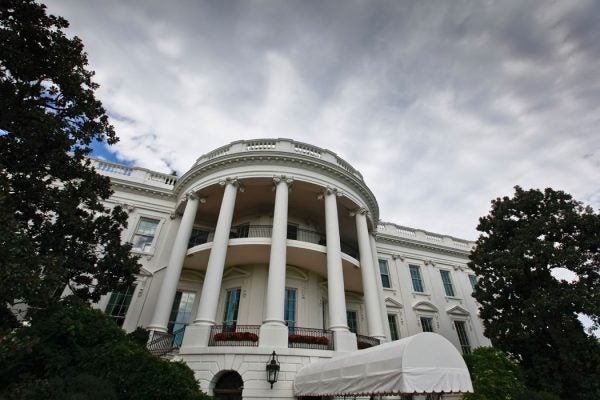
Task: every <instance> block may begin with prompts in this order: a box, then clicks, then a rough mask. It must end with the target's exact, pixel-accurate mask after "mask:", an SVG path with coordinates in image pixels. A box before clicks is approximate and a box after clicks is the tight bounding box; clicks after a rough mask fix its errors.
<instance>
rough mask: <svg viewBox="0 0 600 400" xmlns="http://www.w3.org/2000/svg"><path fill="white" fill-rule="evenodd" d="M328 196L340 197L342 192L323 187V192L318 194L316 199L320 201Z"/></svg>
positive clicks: (331, 187) (333, 188) (334, 188)
mask: <svg viewBox="0 0 600 400" xmlns="http://www.w3.org/2000/svg"><path fill="white" fill-rule="evenodd" d="M328 195H335V196H337V197H341V196H343V195H344V192H342V191H341V190H339V189H338V188H336V187H333V186H325V187H324V188H323V190H322V191H321V194H319V196H318V197H317V198H318V199H319V200H321V199H322V198H323V196H328Z"/></svg>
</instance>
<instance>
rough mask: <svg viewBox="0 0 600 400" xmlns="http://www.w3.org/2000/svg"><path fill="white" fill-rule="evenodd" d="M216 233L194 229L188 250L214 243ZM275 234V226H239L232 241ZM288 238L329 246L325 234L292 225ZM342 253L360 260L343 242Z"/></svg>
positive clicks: (233, 229)
mask: <svg viewBox="0 0 600 400" xmlns="http://www.w3.org/2000/svg"><path fill="white" fill-rule="evenodd" d="M214 234H215V232H214V231H212V230H211V231H209V230H202V229H194V230H193V232H192V235H191V237H190V241H189V243H188V249H189V248H191V247H194V246H198V245H201V244H204V243H209V242H212V241H213V238H214ZM272 234H273V225H237V226H233V227H231V232H230V233H229V238H230V239H239V238H270V237H271V236H272ZM287 238H288V239H290V240H299V241H301V242H307V243H314V244H319V245H322V246H326V245H327V240H326V237H325V235H324V234H322V233H321V232H318V231H313V230H309V229H300V228H297V227H294V226H292V225H289V226H288V231H287ZM340 245H341V250H342V253H345V254H348V255H349V256H351V257H354V258H356V259H358V249H357V248H356V247H355V246H354V245H352V244H350V243H347V242H341V243H340Z"/></svg>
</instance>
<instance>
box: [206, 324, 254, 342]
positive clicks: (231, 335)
mask: <svg viewBox="0 0 600 400" xmlns="http://www.w3.org/2000/svg"><path fill="white" fill-rule="evenodd" d="M259 329H260V325H235V324H233V325H214V326H213V327H211V329H210V338H209V340H208V345H209V346H243V347H256V346H258V331H259Z"/></svg>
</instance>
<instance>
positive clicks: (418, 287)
mask: <svg viewBox="0 0 600 400" xmlns="http://www.w3.org/2000/svg"><path fill="white" fill-rule="evenodd" d="M409 268H410V278H411V280H412V286H413V290H414V291H415V292H419V293H423V292H424V291H425V290H424V289H423V278H422V277H421V267H419V266H418V265H409Z"/></svg>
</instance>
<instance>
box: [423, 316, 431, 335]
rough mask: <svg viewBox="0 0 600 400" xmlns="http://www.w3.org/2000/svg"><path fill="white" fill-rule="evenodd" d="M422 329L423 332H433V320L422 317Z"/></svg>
mask: <svg viewBox="0 0 600 400" xmlns="http://www.w3.org/2000/svg"><path fill="white" fill-rule="evenodd" d="M420 319H421V329H423V332H433V318H431V317H421V318H420Z"/></svg>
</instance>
